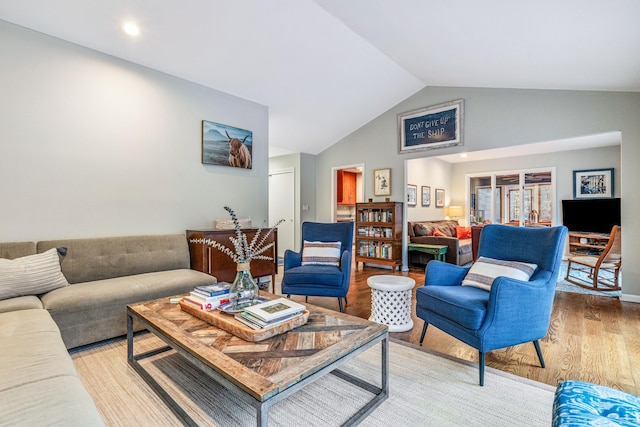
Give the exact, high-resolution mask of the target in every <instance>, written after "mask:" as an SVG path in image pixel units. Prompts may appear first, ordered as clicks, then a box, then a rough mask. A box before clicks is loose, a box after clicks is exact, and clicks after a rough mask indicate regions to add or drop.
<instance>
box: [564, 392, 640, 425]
mask: <svg viewBox="0 0 640 427" xmlns="http://www.w3.org/2000/svg"><path fill="white" fill-rule="evenodd" d="M639 425H640V398H639V397H637V396H634V395H632V394H629V393H625V392H622V391H619V390H614V389H612V388H609V387H604V386H601V385H596V384H591V383H587V382H583V381H564V382H561V383H560V384H558V387H557V388H556V394H555V399H554V401H553V426H554V427H555V426H629V427H631V426H633V427H637V426H639Z"/></svg>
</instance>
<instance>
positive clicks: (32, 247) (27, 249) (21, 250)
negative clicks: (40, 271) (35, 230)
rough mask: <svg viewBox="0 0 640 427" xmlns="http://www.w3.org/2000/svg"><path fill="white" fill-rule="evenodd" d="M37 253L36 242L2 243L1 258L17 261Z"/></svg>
mask: <svg viewBox="0 0 640 427" xmlns="http://www.w3.org/2000/svg"><path fill="white" fill-rule="evenodd" d="M35 253H36V244H35V242H7V243H0V258H8V259H15V258H20V257H23V256H27V255H33V254H35Z"/></svg>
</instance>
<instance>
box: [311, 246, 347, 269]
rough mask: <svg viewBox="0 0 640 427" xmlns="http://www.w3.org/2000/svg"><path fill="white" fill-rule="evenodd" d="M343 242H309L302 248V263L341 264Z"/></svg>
mask: <svg viewBox="0 0 640 427" xmlns="http://www.w3.org/2000/svg"><path fill="white" fill-rule="evenodd" d="M341 246H342V243H341V242H308V241H306V240H305V241H304V246H303V248H302V265H311V264H316V265H335V266H336V267H337V266H339V265H340V247H341Z"/></svg>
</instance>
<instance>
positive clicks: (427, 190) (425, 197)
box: [422, 185, 431, 208]
mask: <svg viewBox="0 0 640 427" xmlns="http://www.w3.org/2000/svg"><path fill="white" fill-rule="evenodd" d="M429 206H431V187H428V186H426V185H423V186H422V207H423V208H428V207H429Z"/></svg>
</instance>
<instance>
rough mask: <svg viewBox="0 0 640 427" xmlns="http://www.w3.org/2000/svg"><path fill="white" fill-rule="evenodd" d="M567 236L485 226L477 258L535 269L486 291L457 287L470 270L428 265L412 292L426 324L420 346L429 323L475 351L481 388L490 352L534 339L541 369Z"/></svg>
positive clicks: (560, 230)
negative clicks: (542, 347) (542, 343)
mask: <svg viewBox="0 0 640 427" xmlns="http://www.w3.org/2000/svg"><path fill="white" fill-rule="evenodd" d="M566 236H567V228H566V227H563V226H560V227H541V228H528V227H527V228H525V227H512V226H505V225H491V224H490V225H486V226H485V227H483V229H482V234H481V235H480V246H479V249H478V255H479V257H485V258H491V259H495V260H505V261H519V262H524V263H529V264H536V265H537V268H536V269H535V271H534V272H533V274H532V275H531V277H530V278H529V280H528V281H522V280H516V279H513V278H509V277H505V276H499V277H496V278H495V280H493V282H492V284H491V288H490V290H489V291H487V290H484V289H481V288H478V287H473V286H462V285H461V284H462V281H463V279H464V278H465V276H466V274H467V272H468V271H469V267H459V266H456V265H452V264H446V263H443V262H439V261H431V262H429V264H427V268H426V272H425V284H424V286H422V287H420V288H418V289H417V290H416V315H417V316H418V317H419V318H421V319H423V320H424V322H425V323H424V327H423V328H422V335H421V337H420V344H421V345H422V342H423V341H424V336H425V333H426V332H427V326H428V325H429V324H432V325H433V326H435V327H436V328H438V329H441V330H442V331H444V332H446V333H448V334H449V335H452V336H453V337H455V338H457V339H459V340H460V341H462V342H464V343H466V344H468V345H470V346H471V347H473V348H476V349H477V350H478V352H479V358H480V360H479V363H478V366H479V371H480V373H479V374H480V385H481V386H482V385H484V364H485V353H486V352H488V351H492V350H497V349H500V348H504V347H510V346H513V345H517V344H522V343H525V342H529V341H533V344H534V345H535V348H536V352H537V354H538V358H539V359H540V365H541V366H542V367H543V368H544V359H543V357H542V352H541V350H540V344H539V343H538V340H539V339H541V338H543V337H544V336H545V335H546V334H547V332H548V329H549V321H550V317H551V309H552V306H553V298H554V295H555V288H556V281H557V278H558V272H559V270H560V264H561V262H562V254H563V252H564V243H565V239H566ZM478 259H480V258H478Z"/></svg>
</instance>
